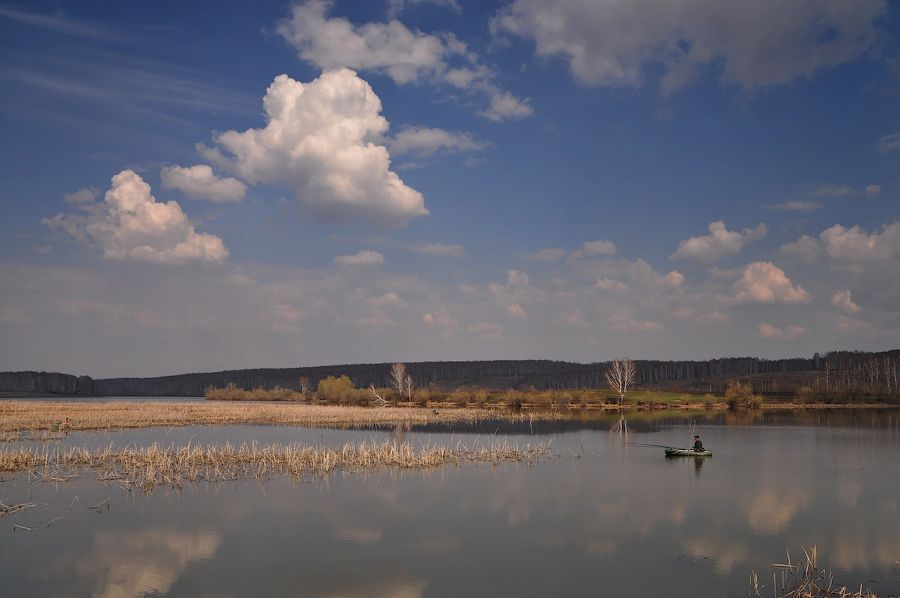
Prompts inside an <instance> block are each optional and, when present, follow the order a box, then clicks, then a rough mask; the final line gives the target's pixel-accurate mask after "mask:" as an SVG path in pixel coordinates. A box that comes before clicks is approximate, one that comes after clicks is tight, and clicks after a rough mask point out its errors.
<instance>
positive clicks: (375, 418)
mask: <svg viewBox="0 0 900 598" xmlns="http://www.w3.org/2000/svg"><path fill="white" fill-rule="evenodd" d="M530 417H534V416H530V415H523V414H515V413H499V412H496V411H485V410H482V409H445V410H441V411H440V413H437V412H436V411H435V410H430V409H414V408H399V407H386V408H366V407H339V406H332V405H309V404H294V403H288V404H285V403H239V402H235V403H232V402H227V403H226V402H215V403H212V402H211V403H200V402H194V403H186V402H148V403H126V402H109V403H99V402H87V401H86V402H75V401H69V402H53V401H0V434H2V437H0V438H3V439H4V440H14V439H16V438H17V437H18V435H20V434H22V433H23V432H31V433H34V432H41V431H80V430H118V429H129V428H150V427H157V426H160V427H172V426H176V427H177V426H192V425H219V426H229V425H237V424H282V425H292V426H313V427H369V426H378V425H396V424H424V423H435V422H460V421H462V422H476V421H480V420H489V419H499V418H502V419H506V420H521V419H529V418H530ZM541 417H553V416H552V415H545V416H541ZM66 418H69V421H70V422H71V425H69V426H66V425H65V424H64V422H65V421H66Z"/></svg>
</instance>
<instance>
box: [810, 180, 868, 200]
mask: <svg viewBox="0 0 900 598" xmlns="http://www.w3.org/2000/svg"><path fill="white" fill-rule="evenodd" d="M858 193H859V191H857V190H856V189H854V188H852V187H849V186H847V185H839V184H837V183H826V184H824V185H819V186H818V187H816V188H815V189H813V190H812V191H810V192H809V193H807V195H809V196H810V197H825V198H827V199H838V198H841V197H846V196H848V195H856V194H858Z"/></svg>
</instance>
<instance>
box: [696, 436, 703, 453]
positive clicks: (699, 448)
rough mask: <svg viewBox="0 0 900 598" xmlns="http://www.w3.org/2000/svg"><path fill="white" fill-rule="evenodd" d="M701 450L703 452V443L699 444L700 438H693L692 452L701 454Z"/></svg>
mask: <svg viewBox="0 0 900 598" xmlns="http://www.w3.org/2000/svg"><path fill="white" fill-rule="evenodd" d="M703 450H704V449H703V443H702V442H700V437H699V436H694V452H695V453H702V452H703Z"/></svg>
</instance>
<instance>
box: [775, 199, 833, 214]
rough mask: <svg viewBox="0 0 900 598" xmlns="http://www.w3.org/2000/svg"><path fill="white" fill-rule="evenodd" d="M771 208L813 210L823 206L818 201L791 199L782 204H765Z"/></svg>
mask: <svg viewBox="0 0 900 598" xmlns="http://www.w3.org/2000/svg"><path fill="white" fill-rule="evenodd" d="M765 207H767V208H769V209H770V210H784V211H789V212H812V211H813V210H818V209H821V208H822V203H821V202H818V201H805V200H791V201H786V202H784V203H780V204H775V205H772V204H765Z"/></svg>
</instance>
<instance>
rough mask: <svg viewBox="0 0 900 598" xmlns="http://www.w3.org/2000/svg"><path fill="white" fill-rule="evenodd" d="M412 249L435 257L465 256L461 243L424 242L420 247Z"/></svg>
mask: <svg viewBox="0 0 900 598" xmlns="http://www.w3.org/2000/svg"><path fill="white" fill-rule="evenodd" d="M412 251H415V252H416V253H421V254H424V255H433V256H436V257H456V258H459V257H466V253H465V250H464V248H463V246H462V245H445V244H444V243H425V244H424V245H422V246H421V247H413V248H412Z"/></svg>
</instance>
